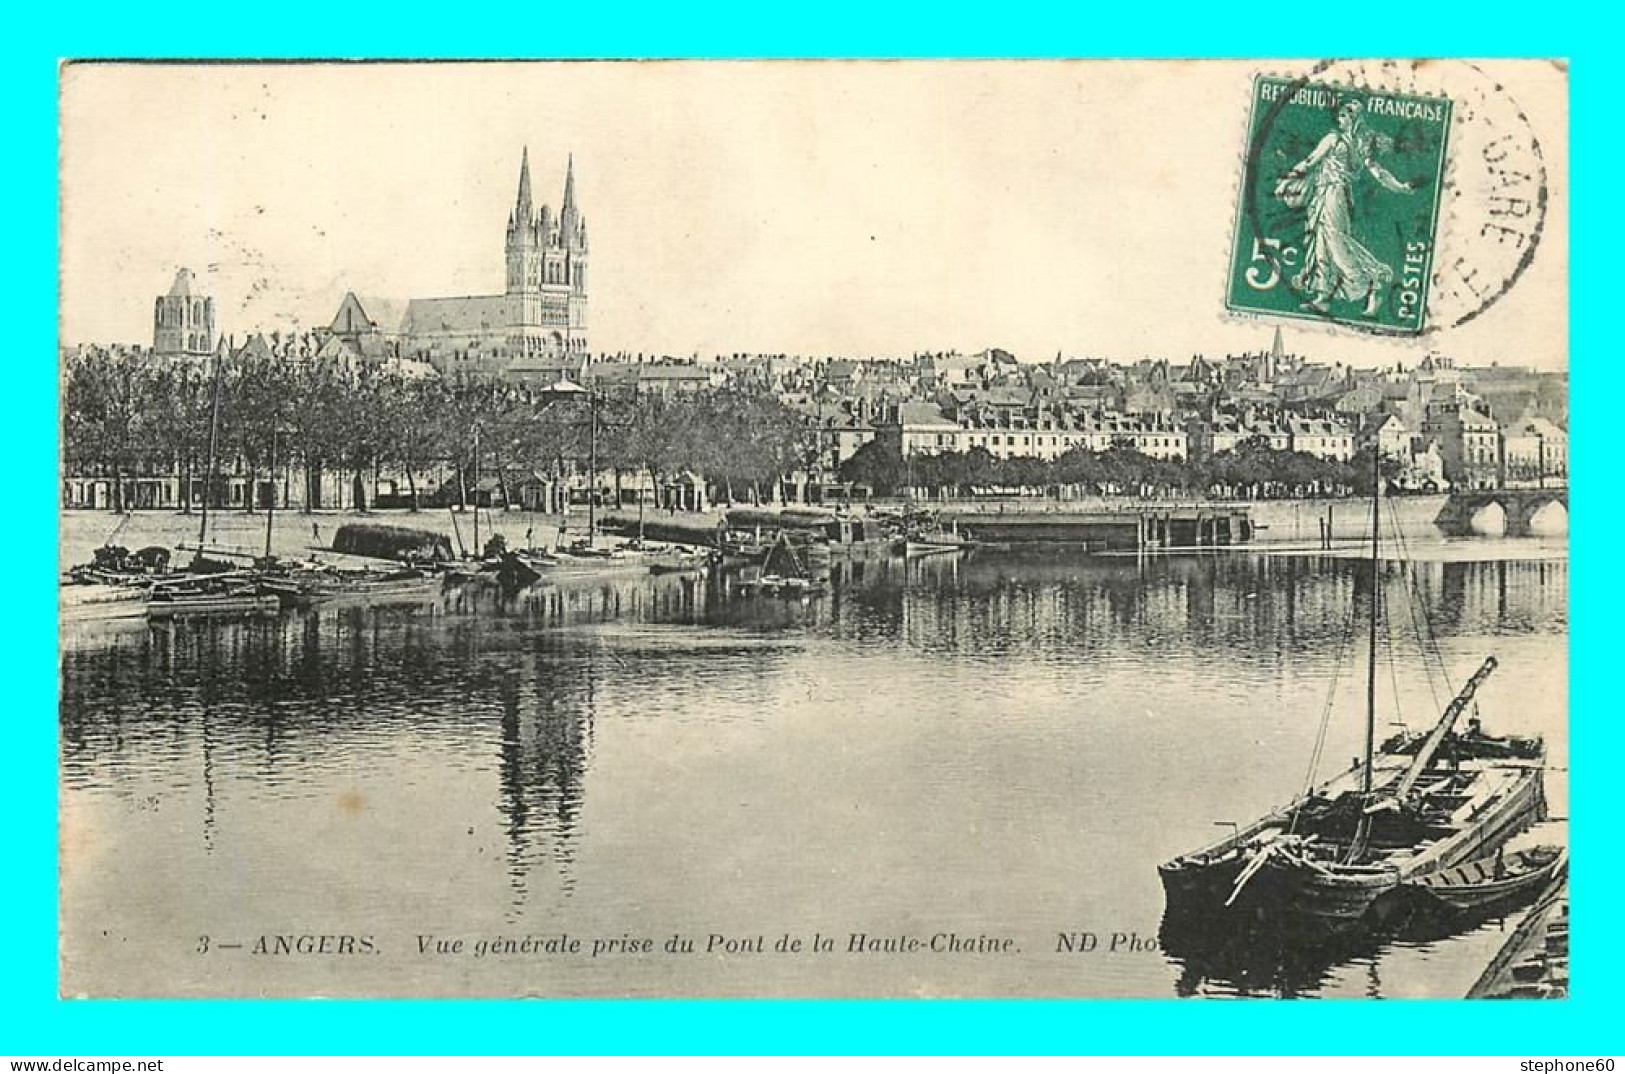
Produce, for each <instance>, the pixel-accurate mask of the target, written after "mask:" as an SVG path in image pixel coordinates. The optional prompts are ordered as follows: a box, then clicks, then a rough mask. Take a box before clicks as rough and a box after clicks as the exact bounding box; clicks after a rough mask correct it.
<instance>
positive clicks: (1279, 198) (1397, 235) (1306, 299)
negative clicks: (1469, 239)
mask: <svg viewBox="0 0 1625 1074" xmlns="http://www.w3.org/2000/svg"><path fill="white" fill-rule="evenodd" d="M1449 133H1450V101H1449V100H1448V99H1446V98H1443V97H1423V96H1414V95H1407V94H1400V93H1383V92H1379V91H1375V90H1362V89H1352V88H1348V87H1343V86H1334V85H1325V84H1319V83H1316V82H1313V81H1310V80H1306V79H1288V78H1272V77H1264V76H1260V77H1259V78H1257V79H1256V80H1255V81H1254V82H1253V96H1252V106H1251V112H1250V119H1249V121H1248V127H1247V155H1246V161H1245V165H1244V168H1245V171H1244V174H1243V177H1242V186H1241V198H1240V201H1241V204H1240V205H1239V206H1237V210H1236V232H1235V242H1234V245H1233V247H1232V249H1231V254H1230V276H1229V287H1228V291H1227V294H1226V299H1225V305H1226V307H1227V308H1229V309H1230V310H1232V311H1235V312H1241V313H1262V314H1271V315H1275V316H1282V317H1295V318H1300V319H1306V320H1318V321H1327V322H1331V323H1335V324H1343V325H1349V326H1352V327H1356V328H1360V329H1364V330H1365V331H1368V332H1373V333H1378V334H1384V335H1415V334H1418V333H1420V332H1421V331H1422V330H1423V328H1424V327H1425V326H1426V323H1427V298H1428V287H1429V284H1430V283H1431V281H1432V274H1433V260H1434V254H1435V250H1436V246H1437V234H1438V223H1439V201H1440V195H1441V190H1442V186H1443V178H1444V164H1445V148H1446V145H1447V143H1448V141H1449Z"/></svg>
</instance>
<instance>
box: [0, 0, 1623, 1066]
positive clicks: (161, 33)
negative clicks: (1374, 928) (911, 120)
mask: <svg viewBox="0 0 1625 1074" xmlns="http://www.w3.org/2000/svg"><path fill="white" fill-rule="evenodd" d="M1112 10H1115V12H1117V13H1116V14H1113V13H1112V12H1111V11H1108V10H1099V11H1096V10H1090V9H1088V8H1086V7H1083V6H1081V5H1080V6H1077V7H1076V8H1074V9H1072V10H1071V11H1069V12H1067V13H1064V14H1063V13H1062V12H1060V11H1057V10H1050V9H1049V8H1047V7H1044V6H1042V5H1032V4H1026V3H1005V4H998V5H985V4H978V5H964V6H962V7H960V6H955V5H952V4H937V5H932V6H929V7H925V6H921V7H917V8H899V7H892V8H886V9H878V8H877V9H874V10H871V9H870V8H869V6H868V5H866V4H862V3H846V2H843V3H835V4H817V5H813V4H803V5H795V6H789V5H777V6H773V5H744V4H740V5H734V6H731V7H725V8H698V7H688V6H678V5H659V6H654V5H651V6H649V7H647V8H638V7H635V6H632V5H602V6H593V5H586V4H583V5H569V6H567V7H550V8H546V9H545V10H544V9H531V10H527V9H526V8H524V7H523V6H521V5H497V4H461V5H445V4H435V5H430V4H409V3H400V4H392V5H387V6H385V5H362V4H356V3H349V4H342V3H341V4H313V3H293V4H276V5H270V6H266V5H244V6H238V5H233V4H221V5H207V4H195V5H183V6H181V7H175V6H172V5H171V6H165V5H157V6H153V5H131V6H119V7H114V6H113V5H110V4H109V5H102V4H94V3H78V4H73V5H61V6H58V7H54V8H52V7H45V6H28V7H24V8H21V9H18V10H14V11H13V12H10V13H8V18H7V23H8V25H7V28H6V40H5V43H4V44H3V45H0V49H3V50H4V58H5V62H4V64H3V66H0V79H3V80H4V88H5V100H6V104H7V107H6V114H7V117H8V121H9V122H8V126H9V127H10V135H9V140H10V145H9V146H8V152H7V153H6V159H7V166H6V167H5V168H4V169H3V175H4V179H3V181H4V183H5V184H6V187H7V194H8V197H7V199H6V202H5V204H6V205H7V206H8V207H9V208H10V210H11V211H10V213H9V222H10V225H11V226H10V227H9V228H8V236H7V237H8V239H9V240H10V242H11V245H12V250H11V253H10V256H9V257H8V259H7V269H6V278H7V293H9V294H11V295H12V296H13V299H12V303H11V307H10V308H12V309H13V310H20V311H23V315H22V316H21V317H19V318H17V319H16V321H15V323H16V324H17V325H18V326H19V328H20V333H19V334H18V336H15V337H13V339H12V345H11V354H10V358H11V361H10V364H9V368H8V369H7V374H8V378H9V381H10V383H11V386H12V392H13V398H14V399H15V400H17V401H18V402H19V403H20V404H21V405H18V406H16V407H15V408H13V409H12V410H11V411H10V412H9V413H8V414H7V416H6V418H7V420H6V424H7V426H8V427H9V432H8V440H7V443H8V448H9V450H8V455H9V457H10V459H11V460H12V461H13V462H14V463H15V464H16V465H15V466H14V467H13V469H12V471H11V474H10V476H11V477H12V481H11V482H10V483H9V490H10V492H11V494H12V496H11V498H12V501H13V502H14V503H16V504H17V505H18V506H17V508H16V509H15V510H14V513H13V515H12V517H13V518H14V519H16V520H20V521H21V524H20V525H14V526H12V527H10V528H8V530H7V531H6V537H7V544H8V547H9V549H10V550H11V552H12V558H11V562H13V563H14V564H26V565H27V567H26V568H25V569H18V570H15V571H14V574H13V579H12V584H11V586H10V587H8V588H9V595H10V596H11V598H12V600H11V606H12V609H13V614H12V615H11V616H8V617H7V618H6V619H5V620H4V623H3V626H0V631H3V633H4V639H5V647H4V649H3V650H0V651H3V652H4V653H5V654H6V657H7V664H8V665H9V667H8V671H9V672H10V678H11V681H12V682H13V687H12V690H11V697H12V698H13V701H14V704H12V705H11V706H8V709H9V711H7V712H6V713H5V716H4V717H3V718H0V764H3V765H4V775H5V782H4V786H5V787H6V788H7V792H8V797H9V799H10V802H11V804H12V805H13V808H12V809H11V810H9V811H8V813H7V815H6V816H7V820H8V822H9V823H8V824H7V826H6V840H5V847H6V855H5V859H4V868H3V872H0V876H3V878H4V879H3V880H0V898H3V899H4V902H5V908H6V911H7V912H6V913H5V915H4V917H0V923H3V924H0V944H3V954H0V1052H5V1053H8V1054H14V1055H15V1054H19V1053H21V1054H29V1053H32V1054H41V1055H74V1054H77V1055H89V1054H143V1053H145V1054H184V1053H193V1054H209V1053H238V1052H246V1053H250V1054H254V1053H271V1054H275V1053H289V1054H310V1053H335V1054H347V1053H348V1054H360V1053H394V1054H415V1053H426V1052H427V1053H433V1052H442V1053H444V1052H451V1053H510V1052H517V1053H529V1052H537V1051H555V1052H601V1051H610V1052H634V1053H636V1052H686V1051H720V1052H803V1051H806V1052H851V1051H872V1052H898V1051H911V1052H912V1051H919V1052H976V1051H1009V1052H1087V1053H1134V1052H1142V1051H1143V1052H1174V1053H1180V1052H1186V1053H1196V1054H1201V1053H1209V1052H1240V1053H1258V1052H1281V1053H1316V1052H1325V1051H1332V1052H1337V1051H1343V1050H1348V1051H1377V1052H1394V1053H1424V1054H1425V1053H1440V1054H1463V1053H1488V1054H1508V1053H1511V1054H1550V1053H1554V1052H1555V1053H1557V1054H1581V1053H1585V1052H1587V1051H1588V1050H1602V1051H1603V1052H1604V1053H1606V1051H1607V1050H1609V1049H1615V1050H1617V1045H1618V1040H1619V1036H1618V1032H1617V1015H1616V1011H1617V1009H1618V1008H1617V1007H1616V1005H1615V1001H1616V1000H1617V999H1618V998H1619V993H1620V988H1619V986H1618V984H1617V980H1618V977H1619V973H1620V968H1621V966H1622V964H1625V959H1622V952H1621V946H1620V937H1621V930H1620V927H1619V923H1618V922H1619V918H1618V911H1616V910H1615V909H1614V904H1616V903H1617V902H1618V901H1619V900H1618V897H1617V894H1616V893H1617V892H1618V891H1619V890H1620V888H1621V885H1620V884H1619V881H1620V879H1621V870H1620V867H1619V847H1620V839H1619V833H1618V830H1617V828H1616V827H1615V822H1616V821H1617V819H1618V818H1619V816H1620V813H1619V810H1618V809H1617V807H1615V805H1614V802H1613V801H1612V800H1611V799H1610V797H1609V791H1610V790H1611V787H1610V784H1611V783H1617V782H1618V781H1617V779H1611V778H1610V776H1609V771H1610V770H1609V769H1607V768H1605V767H1604V759H1605V758H1606V759H1609V760H1610V761H1613V762H1617V759H1620V758H1621V757H1622V756H1625V753H1622V750H1621V749H1620V746H1621V736H1620V733H1619V726H1620V717H1619V716H1617V715H1616V713H1615V712H1614V710H1613V707H1612V706H1611V705H1610V704H1609V701H1610V699H1611V698H1612V697H1613V696H1614V692H1615V691H1614V690H1613V689H1612V687H1613V685H1614V684H1613V681H1612V680H1611V679H1610V678H1608V677H1607V676H1606V672H1607V666H1606V665H1607V662H1608V661H1609V652H1610V649H1611V646H1610V643H1609V641H1608V638H1607V634H1606V633H1605V631H1606V630H1607V623H1608V621H1609V620H1608V610H1609V608H1610V606H1611V605H1612V604H1613V603H1614V598H1615V592H1616V590H1617V587H1616V586H1615V585H1613V584H1612V575H1613V573H1614V572H1613V571H1611V570H1610V569H1609V565H1608V564H1607V562H1606V561H1605V560H1604V558H1603V556H1604V551H1605V549H1606V547H1607V544H1606V541H1607V537H1606V535H1607V534H1609V533H1617V532H1620V529H1619V524H1620V523H1621V522H1622V521H1625V509H1622V508H1621V507H1620V506H1619V505H1618V504H1617V503H1616V502H1614V501H1612V500H1610V499H1608V498H1606V497H1604V496H1601V495H1597V492H1598V490H1601V489H1603V488H1604V485H1605V482H1604V481H1603V480H1602V475H1603V473H1605V472H1607V470H1608V468H1609V464H1610V462H1618V461H1625V460H1621V456H1620V454H1619V452H1618V449H1617V447H1616V446H1615V444H1614V443H1613V442H1612V441H1611V440H1610V439H1609V437H1610V434H1611V433H1612V432H1615V431H1618V425H1617V420H1618V419H1617V417H1616V418H1615V419H1612V421H1613V422H1614V423H1615V425H1614V428H1613V429H1610V428H1609V423H1610V419H1608V418H1607V417H1606V412H1607V411H1608V410H1609V409H1611V407H1612V406H1613V405H1614V404H1615V400H1613V399H1612V398H1610V397H1608V396H1607V395H1606V394H1605V392H1606V390H1607V389H1608V388H1609V386H1610V383H1611V382H1608V381H1607V380H1606V369H1607V368H1608V365H1609V363H1610V362H1611V361H1612V360H1614V356H1615V353H1616V352H1617V350H1618V343H1617V339H1616V334H1615V333H1613V332H1610V331H1609V328H1610V327H1611V325H1609V324H1608V323H1607V322H1606V320H1605V318H1604V316H1603V315H1602V314H1601V313H1600V311H1601V310H1603V309H1605V308H1608V307H1607V306H1605V305H1604V303H1608V304H1609V305H1611V306H1613V307H1614V308H1618V306H1619V302H1618V300H1617V299H1616V298H1614V296H1613V295H1612V294H1611V292H1612V291H1613V290H1614V289H1615V287H1616V286H1617V282H1618V280H1619V276H1620V270H1619V258H1618V253H1617V252H1618V251H1619V250H1621V249H1622V248H1625V246H1622V245H1621V242H1620V239H1621V236H1620V234H1619V232H1620V227H1619V217H1620V212H1619V210H1618V209H1617V208H1616V207H1615V206H1613V205H1610V204H1609V203H1608V201H1607V200H1605V199H1613V198H1616V197H1617V194H1616V193H1615V191H1616V190H1618V188H1619V186H1620V179H1619V177H1620V175H1621V174H1625V167H1622V166H1621V165H1622V161H1621V156H1622V154H1621V152H1620V149H1619V144H1620V143H1619V139H1618V136H1617V134H1616V135H1610V134H1609V132H1611V131H1617V129H1618V126H1619V122H1618V117H1619V113H1620V110H1621V107H1620V102H1619V99H1618V84H1617V82H1616V81H1614V80H1611V79H1607V78H1606V74H1607V72H1608V71H1609V69H1610V68H1611V66H1612V64H1611V61H1612V60H1614V59H1615V57H1616V56H1617V49H1618V46H1619V44H1620V40H1619V37H1620V35H1619V34H1618V33H1617V32H1616V30H1615V28H1614V26H1613V25H1612V24H1611V23H1610V22H1609V21H1608V20H1607V19H1606V16H1604V17H1603V18H1601V19H1597V20H1596V21H1589V22H1582V21H1581V16H1578V15H1575V14H1572V13H1571V11H1570V8H1569V7H1568V6H1567V5H1565V4H1561V3H1551V2H1547V3H1542V4H1510V3H1495V2H1477V3H1472V4H1467V3H1459V4H1441V3H1437V2H1435V3H1428V4H1404V5H1402V4H1393V5H1378V6H1375V7H1373V6H1371V5H1356V4H1349V5H1340V6H1338V7H1337V8H1336V9H1335V10H1333V9H1326V10H1322V11H1318V12H1311V11H1309V10H1308V9H1307V8H1306V6H1305V5H1301V4H1292V5H1287V4H1283V5H1279V6H1277V7H1273V8H1272V7H1265V6H1262V5H1240V6H1238V5H1233V4H1232V5H1200V6H1199V5H1197V4H1195V3H1164V4H1158V5H1155V6H1154V7H1152V8H1146V7H1144V6H1142V5H1118V6H1116V7H1115V8H1114V9H1112ZM1141 11H1144V12H1145V13H1146V15H1147V16H1148V17H1147V18H1146V19H1144V20H1143V21H1141V20H1137V19H1136V18H1135V17H1134V16H1135V15H1138V14H1139V13H1140V12H1141ZM1123 12H1128V14H1124V13H1123ZM533 50H546V52H547V53H548V54H550V55H554V56H582V57H586V56H645V55H655V56H679V55H680V56H823V55H835V56H876V55H881V56H1060V55H1097V56H1098V55H1130V56H1146V55H1152V56H1187V55H1191V56H1199V55H1220V56H1223V55H1231V56H1248V55H1252V56H1312V55H1326V54H1333V53H1335V54H1338V55H1363V54H1377V55H1466V56H1473V55H1497V56H1506V55H1554V56H1567V57H1569V58H1570V61H1571V92H1572V113H1571V116H1572V127H1573V142H1574V146H1573V157H1572V175H1573V189H1574V196H1573V200H1572V205H1573V213H1574V218H1575V219H1577V220H1579V221H1582V224H1581V226H1578V227H1571V236H1572V237H1571V241H1572V251H1573V256H1572V262H1571V279H1572V295H1573V300H1572V305H1573V307H1574V315H1573V321H1572V354H1573V360H1572V362H1571V370H1572V378H1573V379H1572V385H1573V404H1572V410H1573V430H1572V432H1573V436H1572V440H1573V444H1574V452H1573V455H1574V465H1573V472H1574V475H1575V485H1576V487H1577V488H1578V489H1579V490H1580V494H1579V500H1578V502H1577V503H1576V505H1575V507H1574V511H1573V515H1574V529H1573V567H1572V574H1571V580H1572V584H1571V589H1570V592H1571V594H1572V595H1573V608H1572V617H1573V624H1572V637H1573V638H1574V639H1575V640H1574V642H1573V647H1572V653H1573V657H1572V660H1573V664H1572V666H1573V676H1572V677H1573V687H1572V709H1573V723H1572V726H1573V737H1574V743H1575V747H1576V748H1574V750H1573V754H1574V756H1576V757H1578V758H1580V764H1581V766H1582V767H1580V768H1577V769H1576V771H1575V772H1574V774H1573V812H1574V815H1575V816H1576V818H1578V819H1577V820H1576V822H1575V824H1574V833H1573V834H1574V839H1575V844H1576V847H1577V851H1578V852H1577V854H1576V862H1575V877H1574V890H1575V897H1574V907H1573V910H1574V934H1575V936H1576V957H1575V961H1574V966H1573V970H1574V985H1575V992H1576V998H1574V999H1571V1000H1569V1001H1568V1002H1566V1003H1548V1004H1533V1003H1495V1004H1465V1003H1460V1002H1432V1003H1381V1004H1372V1003H1358V1002H1354V1003H1350V1002H1315V1003H1294V1004H1285V1003H1278V1002H1270V1001H1257V1002H1244V1003H1215V1002H1208V1003H1193V1002H1179V1001H1144V1002H1141V1001H1094V1002H1050V1001H1045V1002H1034V1001H1019V1002H904V1001H892V1002H770V1003H741V1002H673V1001H667V1002H648V1003H632V1002H591V1003H589V1002H567V1003H566V1002H553V1003H542V1002H529V1003H514V1002H449V1003H427V1002H411V1003H364V1002H323V1003H297V1002H263V1003H260V1002H253V1003H251V1002H201V1001H200V1002H191V1003H178V1002H123V1003H116V1002H93V1003H62V1002H59V1001H57V1000H55V999H54V993H55V980H56V973H55V967H56V927H55V819H56V811H55V801H56V761H55V749H56V742H55V729H56V721H55V705H56V685H57V683H56V674H55V666H56V664H55V661H56V652H55V637H56V631H55V623H54V615H55V587H54V578H53V576H52V574H51V572H49V571H47V570H46V569H45V565H46V564H47V563H52V562H54V561H55V544H56V531H55V521H54V520H55V517H56V483H55V473H56V455H55V437H56V426H55V394H56V381H55V377H54V372H55V368H56V363H55V361H54V353H55V316H54V310H55V308H56V294H55V292H56V276H55V271H54V265H55V263H56V234H55V219H56V213H55V204H56V154H55V148H56V139H55V135H56V58H57V57H58V56H65V55H73V56H222V57H224V56H243V55H259V56H270V55H278V56H290V57H300V56H368V55H370V56H388V55H396V56H402V55H442V56H503V55H513V54H518V53H523V52H527V51H533ZM1610 86H1612V87H1613V89H1612V90H1610V88H1609V87H1610ZM1146 118H1147V131H1148V132H1150V133H1151V134H1152V135H1154V131H1155V117H1154V116H1148V117H1146ZM36 565H37V566H36Z"/></svg>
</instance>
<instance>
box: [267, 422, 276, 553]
mask: <svg viewBox="0 0 1625 1074" xmlns="http://www.w3.org/2000/svg"><path fill="white" fill-rule="evenodd" d="M276 484H277V482H276V425H275V423H273V424H272V425H271V499H270V501H269V502H268V503H267V504H266V506H265V558H266V559H270V558H271V526H272V524H273V522H274V521H275V519H276Z"/></svg>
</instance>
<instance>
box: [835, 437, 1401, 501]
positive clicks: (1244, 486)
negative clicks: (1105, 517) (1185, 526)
mask: <svg viewBox="0 0 1625 1074" xmlns="http://www.w3.org/2000/svg"><path fill="white" fill-rule="evenodd" d="M1395 470H1396V466H1395V465H1394V464H1392V463H1391V461H1390V460H1387V459H1385V460H1384V461H1383V472H1384V475H1385V476H1386V477H1389V478H1391V477H1393V476H1394V473H1395ZM840 475H841V479H842V480H843V481H850V482H853V483H856V484H860V485H867V486H868V487H869V488H870V489H872V490H873V491H874V493H875V494H876V495H879V496H892V495H897V494H899V493H901V492H903V491H904V490H905V489H911V488H912V489H918V490H924V491H929V492H932V493H942V492H946V493H947V494H950V495H966V494H974V493H975V492H976V490H979V489H990V488H992V489H1010V488H1016V489H1053V488H1058V487H1063V486H1069V487H1073V488H1078V489H1082V490H1083V491H1085V492H1087V493H1092V494H1096V495H1121V494H1124V493H1129V494H1135V495H1139V494H1150V495H1163V496H1167V495H1188V496H1192V497H1200V498H1206V497H1211V496H1217V497H1222V498H1227V499H1228V498H1236V499H1268V498H1276V497H1291V496H1347V495H1369V494H1370V492H1371V481H1372V477H1371V449H1369V448H1367V449H1363V450H1361V451H1359V452H1357V453H1356V454H1355V455H1354V457H1353V458H1352V459H1350V460H1348V461H1347V462H1339V461H1337V460H1335V459H1324V458H1321V457H1319V456H1317V455H1311V454H1308V453H1307V452H1302V451H1282V450H1280V449H1278V448H1274V447H1271V446H1270V443H1269V440H1268V439H1267V438H1264V437H1257V438H1254V439H1252V440H1248V441H1246V442H1244V443H1242V444H1241V445H1240V446H1238V447H1237V448H1236V449H1235V450H1234V451H1222V452H1219V453H1217V454H1214V455H1211V456H1207V457H1205V458H1198V459H1159V458H1153V457H1152V456H1149V455H1145V454H1143V453H1141V452H1139V451H1137V450H1135V448H1134V447H1133V446H1132V444H1131V443H1129V442H1127V441H1124V442H1123V443H1119V444H1116V445H1113V446H1112V447H1111V448H1109V449H1107V450H1105V451H1090V450H1086V449H1084V448H1073V449H1072V450H1070V451H1068V452H1067V453H1066V454H1064V455H1061V456H1060V457H1058V458H1056V459H1053V460H1049V459H1040V458H1035V457H1032V456H1026V457H1016V458H998V457H996V456H994V455H993V454H992V453H991V452H989V451H988V450H987V449H986V448H980V447H977V448H972V449H971V450H969V451H964V452H944V453H942V454H937V455H915V456H911V457H909V458H906V459H905V458H903V457H902V456H901V455H900V454H899V453H898V451H897V446H896V444H895V443H891V444H887V443H883V442H881V441H872V442H870V443H868V444H865V445H864V446H863V447H862V448H860V449H859V450H858V451H857V452H856V453H855V454H854V455H853V456H852V457H851V458H849V459H847V460H846V462H845V463H843V464H842V465H841V470H840Z"/></svg>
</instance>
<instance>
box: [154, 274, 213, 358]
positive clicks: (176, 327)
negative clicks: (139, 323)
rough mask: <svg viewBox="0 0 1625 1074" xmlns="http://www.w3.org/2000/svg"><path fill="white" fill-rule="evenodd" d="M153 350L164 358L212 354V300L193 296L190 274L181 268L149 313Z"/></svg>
mask: <svg viewBox="0 0 1625 1074" xmlns="http://www.w3.org/2000/svg"><path fill="white" fill-rule="evenodd" d="M152 349H153V351H154V352H155V353H157V354H160V355H165V356H171V357H173V356H180V355H185V356H191V357H198V358H207V357H208V356H209V355H211V354H213V353H214V299H212V298H210V297H209V296H207V295H202V294H193V293H192V271H191V270H190V269H184V268H183V269H181V270H180V271H179V272H177V273H175V282H174V283H173V284H171V285H170V287H169V294H167V295H160V296H159V297H158V304H157V305H156V306H155V307H154V309H153V311H152Z"/></svg>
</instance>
